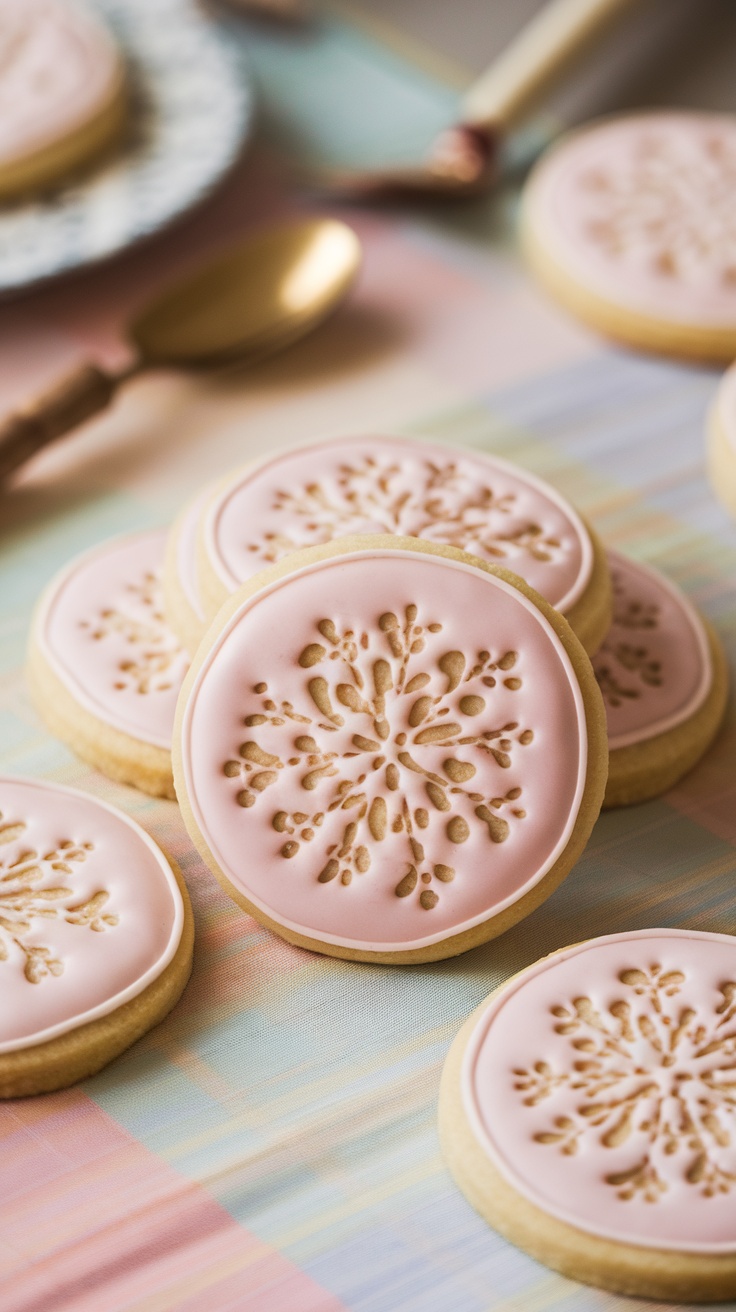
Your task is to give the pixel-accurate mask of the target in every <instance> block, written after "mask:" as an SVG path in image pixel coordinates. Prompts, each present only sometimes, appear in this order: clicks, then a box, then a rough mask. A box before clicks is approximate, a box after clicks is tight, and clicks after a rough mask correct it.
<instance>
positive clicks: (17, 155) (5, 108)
mask: <svg viewBox="0 0 736 1312" xmlns="http://www.w3.org/2000/svg"><path fill="white" fill-rule="evenodd" d="M123 114H124V77H123V68H122V62H121V59H120V56H119V54H118V51H117V48H116V46H115V43H114V41H113V40H112V37H111V36H110V35H109V34H108V32H107V30H106V29H105V28H104V27H103V26H102V24H101V23H100V22H99V21H98V19H97V18H96V17H95V16H94V15H92V14H91V13H89V12H88V11H87V10H86V9H83V8H80V7H79V6H78V5H77V4H75V3H64V2H63V0H0V196H7V195H11V194H14V193H16V192H20V191H24V190H26V189H27V188H33V187H39V186H45V185H46V184H48V183H50V182H52V181H55V180H56V179H57V178H58V177H60V176H62V175H63V174H64V173H66V172H67V171H68V170H69V169H71V168H73V167H75V166H76V165H77V164H79V163H80V162H81V161H82V160H84V159H86V158H87V157H88V156H90V155H92V154H94V153H95V152H96V151H97V150H99V149H100V147H101V146H102V145H103V144H104V143H106V142H107V141H108V140H109V138H110V137H111V136H112V135H114V133H115V132H116V131H117V130H118V128H119V127H120V124H121V123H122V119H123Z"/></svg>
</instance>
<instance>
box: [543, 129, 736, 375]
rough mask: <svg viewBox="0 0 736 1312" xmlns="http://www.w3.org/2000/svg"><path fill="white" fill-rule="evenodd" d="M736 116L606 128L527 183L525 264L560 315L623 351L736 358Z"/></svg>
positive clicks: (571, 146) (590, 132)
mask: <svg viewBox="0 0 736 1312" xmlns="http://www.w3.org/2000/svg"><path fill="white" fill-rule="evenodd" d="M735 184H736V116H732V115H725V114H724V115H720V114H706V113H695V112H678V111H669V112H654V113H645V114H631V115H626V116H623V117H620V118H611V119H608V120H602V121H601V122H599V123H597V124H593V126H591V127H585V128H582V129H580V130H579V131H577V132H574V133H572V134H571V135H570V136H568V137H566V138H565V139H564V140H563V141H562V142H561V143H560V144H559V145H558V146H555V147H554V148H553V149H552V150H551V151H549V152H548V153H547V154H546V155H545V156H544V158H543V159H542V160H541V162H540V163H539V164H538V165H537V167H536V168H535V169H534V171H533V172H532V175H531V177H530V179H529V182H528V184H527V188H526V192H525V196H524V201H523V209H522V238H523V245H524V247H525V250H526V254H527V256H528V259H529V261H530V264H531V267H532V269H533V270H534V272H535V273H536V274H537V275H538V276H539V278H540V280H541V282H542V283H543V284H544V285H545V287H547V288H548V290H549V291H550V292H551V293H552V295H553V296H555V297H556V298H557V299H558V300H559V301H560V302H561V303H562V304H563V305H564V306H565V307H566V308H567V309H569V310H571V311H572V312H573V313H574V314H576V315H578V316H579V317H580V318H581V319H583V320H584V321H585V322H586V323H588V324H590V325H591V326H592V327H593V328H596V329H597V330H598V331H600V332H602V333H604V334H606V335H607V336H610V337H613V338H615V339H617V340H619V341H621V342H624V343H626V344H627V345H630V346H634V347H640V348H643V349H644V350H650V351H659V352H662V353H664V354H671V355H674V356H684V357H686V358H693V359H706V360H723V361H726V360H728V361H730V360H732V359H733V357H734V355H736V215H735V214H734V208H733V190H734V185H735Z"/></svg>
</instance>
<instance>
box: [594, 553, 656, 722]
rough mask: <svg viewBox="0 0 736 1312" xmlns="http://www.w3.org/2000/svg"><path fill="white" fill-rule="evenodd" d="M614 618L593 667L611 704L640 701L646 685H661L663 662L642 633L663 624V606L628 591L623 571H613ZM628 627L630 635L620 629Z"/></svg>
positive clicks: (649, 686) (604, 695) (603, 692)
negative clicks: (661, 609) (639, 598)
mask: <svg viewBox="0 0 736 1312" xmlns="http://www.w3.org/2000/svg"><path fill="white" fill-rule="evenodd" d="M611 583H612V586H613V604H614V609H613V622H612V625H611V629H610V631H609V634H608V636H607V638H606V640H605V642H603V644H602V645H601V647H600V648H599V650H598V651H597V652H596V654H595V656H594V657H593V670H594V672H595V677H596V679H597V680H598V687H599V688H600V690H601V693H602V694H603V699H604V701H606V702H607V703H608V705H609V706H611V707H614V708H616V707H618V706H621V705H623V703H624V702H626V701H636V700H638V698H639V697H641V695H642V691H643V689H644V688H661V686H662V683H663V682H664V671H663V669H662V662H661V661H660V660H659V659H655V658H654V657H652V655H651V652H650V651H649V648H648V647H647V645H646V641H645V640H643V637H642V635H645V634H646V633H647V632H652V631H653V630H656V629H658V628H659V621H660V607H659V606H657V605H656V604H655V603H654V602H644V601H639V600H637V598H636V597H632V596H630V595H627V593H626V590H625V588H624V584H623V582H622V579H621V575H620V573H618V572H617V571H616V570H615V569H614V570H612V572H611ZM621 629H624V630H626V632H627V633H628V634H630V635H631V636H630V638H629V639H623V640H622V638H621V636H620V634H619V633H618V632H617V630H621Z"/></svg>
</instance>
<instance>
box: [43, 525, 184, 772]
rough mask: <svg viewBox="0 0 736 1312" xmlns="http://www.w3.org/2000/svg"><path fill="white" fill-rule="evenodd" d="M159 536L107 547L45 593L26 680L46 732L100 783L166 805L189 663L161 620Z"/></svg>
mask: <svg viewBox="0 0 736 1312" xmlns="http://www.w3.org/2000/svg"><path fill="white" fill-rule="evenodd" d="M165 542H166V533H165V531H164V530H154V531H149V532H144V533H136V534H133V535H131V536H128V537H123V538H114V539H113V540H112V541H110V542H105V543H103V545H102V546H100V547H96V548H95V549H94V550H92V551H89V552H85V553H84V554H83V555H81V556H78V557H77V558H76V560H73V561H72V563H71V564H70V565H68V566H67V567H66V569H64V570H62V572H61V573H60V574H58V575H57V576H56V578H55V579H53V580H52V582H51V583H50V584H49V586H48V588H47V589H46V591H45V592H44V594H43V596H42V598H41V601H40V602H39V604H38V607H37V609H36V613H35V616H34V620H33V625H32V629H31V639H30V644H29V652H28V680H29V684H30V688H31V692H32V694H33V698H34V701H35V703H36V706H37V707H38V710H39V712H40V714H41V716H42V718H43V719H44V720H45V722H46V724H47V725H48V727H49V729H50V730H51V732H52V733H53V734H55V735H56V736H57V737H58V738H61V739H62V740H63V741H64V742H65V743H67V744H68V745H69V746H70V747H71V748H72V750H73V751H75V752H76V753H77V754H78V755H79V756H81V757H82V758H83V759H84V760H85V761H89V762H90V764H92V765H94V766H97V768H98V769H99V770H102V772H103V774H107V775H109V776H110V778H111V779H118V780H120V782H122V783H126V784H133V785H134V786H135V787H136V788H141V789H143V791H144V792H146V793H153V794H154V795H155V796H162V797H174V785H173V778H172V773H171V735H172V732H173V726H174V712H175V709H176V699H177V696H178V694H179V689H180V687H181V684H182V680H183V678H184V674H185V672H186V669H187V666H188V664H189V658H188V656H187V654H186V652H185V651H184V650H183V649H182V647H181V646H180V644H179V642H178V640H177V638H176V637H175V636H174V634H173V633H172V631H171V629H170V628H169V626H168V624H167V623H166V621H165V619H164V615H163V606H162V597H161V583H160V571H161V566H162V562H163V556H164V548H165Z"/></svg>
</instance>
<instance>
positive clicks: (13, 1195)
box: [0, 1090, 344, 1312]
mask: <svg viewBox="0 0 736 1312" xmlns="http://www.w3.org/2000/svg"><path fill="white" fill-rule="evenodd" d="M0 1142H1V1145H2V1146H1V1148H0V1154H1V1165H0V1235H1V1236H2V1240H1V1241H0V1245H1V1246H0V1307H2V1309H3V1312H49V1309H50V1308H53V1309H54V1312H71V1309H74V1312H113V1309H115V1310H118V1309H121V1308H126V1309H131V1312H132V1309H136V1310H137V1312H154V1309H164V1308H166V1309H169V1308H182V1309H189V1310H190V1312H194V1309H195V1308H197V1309H203V1308H213V1309H214V1308H217V1309H218V1310H219V1309H223V1310H224V1309H226V1308H228V1307H231V1306H232V1307H238V1306H241V1307H246V1306H247V1307H248V1309H249V1312H251V1310H252V1312H287V1310H289V1309H297V1308H298V1309H299V1312H341V1310H342V1312H344V1310H343V1304H342V1303H341V1302H340V1301H339V1300H338V1299H336V1298H335V1297H334V1296H333V1295H332V1294H330V1293H328V1292H327V1291H326V1290H323V1289H322V1288H321V1287H320V1286H319V1285H318V1284H316V1283H315V1281H313V1280H312V1279H311V1278H310V1277H309V1276H307V1275H305V1274H304V1273H303V1272H301V1271H300V1270H299V1269H298V1268H297V1267H295V1266H294V1264H293V1263H292V1262H290V1261H289V1260H288V1259H287V1258H285V1257H283V1256H282V1255H281V1254H280V1253H278V1252H276V1251H275V1250H273V1249H271V1248H269V1247H268V1246H267V1245H266V1244H264V1243H262V1242H261V1241H260V1240H259V1239H258V1238H257V1237H256V1236H255V1235H253V1234H251V1233H250V1232H249V1231H248V1230H246V1229H244V1227H242V1226H240V1225H238V1223H237V1222H236V1221H235V1220H233V1218H232V1217H231V1216H230V1215H229V1214H228V1213H227V1212H226V1211H225V1210H224V1208H222V1207H221V1206H220V1204H219V1203H217V1202H216V1201H215V1200H214V1199H213V1198H211V1197H210V1196H209V1194H207V1192H206V1190H204V1189H203V1188H202V1187H201V1186H200V1185H197V1184H194V1183H192V1182H190V1181H188V1180H185V1179H183V1178H182V1177H181V1176H180V1175H178V1174H177V1172H176V1171H175V1170H174V1169H173V1168H172V1167H170V1166H169V1165H168V1164H167V1163H166V1162H163V1161H161V1160H160V1159H159V1158H158V1157H156V1156H155V1154H153V1153H151V1152H149V1151H148V1149H147V1148H145V1147H144V1146H143V1145H142V1144H140V1143H138V1142H137V1140H135V1139H134V1138H132V1136H131V1135H129V1134H128V1133H127V1132H126V1131H125V1130H124V1129H123V1128H122V1127H121V1126H119V1125H117V1124H116V1123H115V1122H114V1121H113V1120H112V1119H111V1118H110V1117H109V1116H107V1115H106V1114H105V1113H104V1112H103V1111H101V1110H100V1108H98V1107H97V1106H95V1104H94V1103H93V1102H91V1101H90V1100H89V1099H88V1098H87V1097H86V1096H85V1094H83V1093H82V1092H81V1091H79V1090H71V1091H68V1092H66V1093H61V1094H55V1095H52V1096H50V1097H46V1098H38V1099H27V1100H24V1101H21V1102H17V1103H9V1104H6V1105H5V1106H4V1107H2V1109H0ZM112 1183H114V1192H112V1191H111V1184H112Z"/></svg>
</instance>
